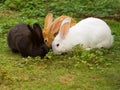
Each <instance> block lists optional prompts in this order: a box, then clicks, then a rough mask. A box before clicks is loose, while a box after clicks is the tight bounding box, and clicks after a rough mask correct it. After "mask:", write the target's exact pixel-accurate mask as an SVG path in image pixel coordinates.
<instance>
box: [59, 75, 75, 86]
mask: <svg viewBox="0 0 120 90" xmlns="http://www.w3.org/2000/svg"><path fill="white" fill-rule="evenodd" d="M75 78H76V76H75V75H72V74H64V75H61V76H59V81H60V82H61V83H62V84H68V83H70V82H72V81H74V80H75Z"/></svg>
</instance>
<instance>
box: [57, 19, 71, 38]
mask: <svg viewBox="0 0 120 90" xmlns="http://www.w3.org/2000/svg"><path fill="white" fill-rule="evenodd" d="M70 22H71V19H70V18H66V19H64V20H63V21H62V23H61V26H60V31H59V33H60V36H61V37H62V38H65V36H66V34H67V33H68V31H69V28H70Z"/></svg>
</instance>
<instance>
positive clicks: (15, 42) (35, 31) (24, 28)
mask: <svg viewBox="0 0 120 90" xmlns="http://www.w3.org/2000/svg"><path fill="white" fill-rule="evenodd" d="M7 41H8V46H9V47H10V48H11V50H12V52H14V53H17V52H20V53H21V55H22V56H23V57H27V56H33V57H35V56H40V57H41V58H43V57H44V56H45V55H46V54H47V53H48V51H49V48H48V47H47V45H46V44H45V43H44V39H43V35H42V29H41V27H40V26H39V24H37V23H35V24H33V27H31V26H30V25H28V24H25V23H20V24H17V25H15V26H14V27H13V28H12V29H10V31H9V32H8V35H7Z"/></svg>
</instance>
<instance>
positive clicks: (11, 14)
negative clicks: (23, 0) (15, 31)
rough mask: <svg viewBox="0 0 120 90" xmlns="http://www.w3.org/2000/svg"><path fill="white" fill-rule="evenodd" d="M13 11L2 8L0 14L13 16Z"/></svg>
mask: <svg viewBox="0 0 120 90" xmlns="http://www.w3.org/2000/svg"><path fill="white" fill-rule="evenodd" d="M14 15H15V12H13V11H11V10H3V11H1V12H0V16H4V17H6V16H14Z"/></svg>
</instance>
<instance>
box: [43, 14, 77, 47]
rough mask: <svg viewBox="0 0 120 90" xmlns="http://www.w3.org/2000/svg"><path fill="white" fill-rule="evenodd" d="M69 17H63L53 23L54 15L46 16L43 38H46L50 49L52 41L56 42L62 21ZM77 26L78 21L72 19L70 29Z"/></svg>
mask: <svg viewBox="0 0 120 90" xmlns="http://www.w3.org/2000/svg"><path fill="white" fill-rule="evenodd" d="M68 17H69V16H65V15H62V16H60V17H58V18H56V19H55V20H54V21H53V14H52V13H49V14H48V15H47V16H46V18H45V24H44V30H43V37H44V41H45V43H46V45H47V46H48V47H51V44H52V41H53V40H54V38H55V36H56V35H57V34H58V32H59V29H60V25H61V23H62V21H63V20H64V19H65V18H68ZM69 18H71V17H69ZM75 24H76V21H75V20H74V19H73V18H71V23H70V27H72V26H74V25H75Z"/></svg>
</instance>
